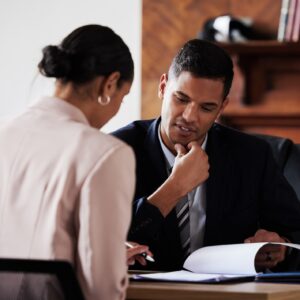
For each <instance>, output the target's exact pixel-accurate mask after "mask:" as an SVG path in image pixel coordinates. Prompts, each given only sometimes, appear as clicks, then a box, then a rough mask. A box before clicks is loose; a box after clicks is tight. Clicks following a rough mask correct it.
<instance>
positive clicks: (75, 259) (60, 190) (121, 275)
mask: <svg viewBox="0 0 300 300" xmlns="http://www.w3.org/2000/svg"><path fill="white" fill-rule="evenodd" d="M0 145H1V147H0V166H1V167H0V256H1V257H15V258H36V259H64V260H68V261H70V262H71V263H72V264H73V265H74V267H75V271H76V273H77V277H78V279H79V282H80V284H81V287H82V289H83V292H84V295H85V298H86V299H88V300H89V299H115V300H116V299H125V291H126V287H127V265H126V251H125V246H124V242H125V240H126V236H127V231H128V227H129V223H130V218H131V202H132V198H133V193H134V184H135V162H134V154H133V151H132V150H131V149H130V148H129V147H128V146H127V145H125V143H123V142H121V141H120V140H118V139H116V138H114V137H113V136H110V135H106V134H103V133H101V132H99V130H97V129H95V128H92V127H91V126H90V125H89V123H88V120H87V119H86V117H85V115H84V114H83V113H82V112H81V111H80V110H79V109H78V108H76V107H75V106H73V105H71V104H69V103H67V102H65V101H63V100H61V99H58V98H43V99H42V100H41V101H39V102H38V103H36V104H34V105H33V106H31V107H29V108H28V110H27V111H25V112H24V113H22V114H21V115H19V116H18V117H16V118H14V119H13V120H11V121H8V122H5V123H4V124H1V126H0Z"/></svg>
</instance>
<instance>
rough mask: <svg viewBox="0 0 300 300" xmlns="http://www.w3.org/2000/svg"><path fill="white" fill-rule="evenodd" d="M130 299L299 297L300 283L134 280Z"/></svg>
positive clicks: (267, 299) (280, 299) (275, 299)
mask: <svg viewBox="0 0 300 300" xmlns="http://www.w3.org/2000/svg"><path fill="white" fill-rule="evenodd" d="M126 299H127V300H179V299H180V300H198V299H199V300H200V299H203V300H204V299H205V300H240V299H242V300H299V299H300V284H278V283H254V282H248V283H231V284H228V283H227V284H192V283H166V282H130V284H129V288H128V291H127V298H126Z"/></svg>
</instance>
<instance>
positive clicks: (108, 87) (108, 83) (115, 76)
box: [99, 72, 121, 97]
mask: <svg viewBox="0 0 300 300" xmlns="http://www.w3.org/2000/svg"><path fill="white" fill-rule="evenodd" d="M120 77H121V74H120V72H113V73H111V74H109V75H108V76H107V77H106V78H105V79H104V81H103V85H102V91H100V93H99V94H100V95H104V96H108V97H112V96H113V94H114V93H115V92H116V90H117V89H118V81H119V79H120Z"/></svg>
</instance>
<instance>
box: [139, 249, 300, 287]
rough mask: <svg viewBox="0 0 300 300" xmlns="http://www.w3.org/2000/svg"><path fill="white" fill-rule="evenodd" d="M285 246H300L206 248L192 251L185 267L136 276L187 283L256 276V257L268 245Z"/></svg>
mask: <svg viewBox="0 0 300 300" xmlns="http://www.w3.org/2000/svg"><path fill="white" fill-rule="evenodd" d="M272 244H273V245H284V246H287V247H292V248H296V249H300V245H297V244H291V243H245V244H232V245H220V246H208V247H203V248H200V249H198V250H196V251H195V252H193V253H192V254H191V255H190V256H189V257H188V258H187V259H186V261H185V263H184V265H183V267H184V269H186V270H181V271H175V272H164V273H152V274H136V275H134V276H133V279H149V280H160V281H185V282H222V281H228V280H234V279H243V278H247V277H249V278H251V277H252V278H254V277H255V276H256V275H257V272H256V270H255V256H256V254H257V253H258V251H259V250H260V249H261V248H262V247H263V246H265V245H272Z"/></svg>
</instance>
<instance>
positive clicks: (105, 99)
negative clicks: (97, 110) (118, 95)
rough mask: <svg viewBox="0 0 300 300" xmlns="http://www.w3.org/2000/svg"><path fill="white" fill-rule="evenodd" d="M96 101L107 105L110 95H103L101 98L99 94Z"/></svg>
mask: <svg viewBox="0 0 300 300" xmlns="http://www.w3.org/2000/svg"><path fill="white" fill-rule="evenodd" d="M103 100H104V101H103ZM98 103H99V104H100V105H103V106H105V105H108V104H109V103H110V97H109V96H104V97H103V99H102V96H99V97H98Z"/></svg>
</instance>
